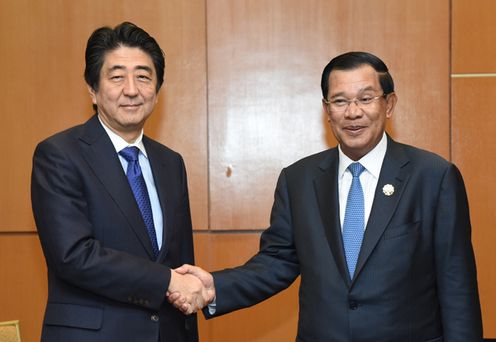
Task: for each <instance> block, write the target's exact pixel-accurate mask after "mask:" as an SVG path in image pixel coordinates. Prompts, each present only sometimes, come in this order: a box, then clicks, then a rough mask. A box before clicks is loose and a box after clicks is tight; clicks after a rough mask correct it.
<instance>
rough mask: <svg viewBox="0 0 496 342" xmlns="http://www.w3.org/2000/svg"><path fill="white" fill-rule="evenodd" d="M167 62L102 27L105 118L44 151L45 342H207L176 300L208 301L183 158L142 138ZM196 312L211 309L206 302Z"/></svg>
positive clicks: (39, 152)
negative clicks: (184, 270) (169, 296)
mask: <svg viewBox="0 0 496 342" xmlns="http://www.w3.org/2000/svg"><path fill="white" fill-rule="evenodd" d="M164 63H165V61H164V56H163V52H162V50H161V49H160V47H159V45H158V44H157V42H156V41H155V39H154V38H153V37H151V36H149V35H148V33H146V32H145V31H144V30H142V29H141V28H139V27H137V26H135V25H133V24H131V23H122V24H120V25H119V26H117V27H115V28H114V29H111V28H108V27H102V28H100V29H98V30H96V31H95V32H93V34H92V35H91V37H90V38H89V40H88V44H87V48H86V69H85V80H86V82H87V84H88V89H89V92H90V95H91V98H92V101H93V104H94V107H95V109H96V111H97V113H96V114H95V115H94V116H93V117H92V118H90V119H89V120H88V121H87V122H86V123H84V124H82V125H80V126H76V127H73V128H70V129H68V130H65V131H63V132H60V133H58V134H55V135H54V136H52V137H50V138H48V139H46V140H44V141H43V142H41V143H40V144H39V145H38V146H37V148H36V151H35V153H34V158H33V172H32V206H33V212H34V217H35V220H36V226H37V229H38V233H39V237H40V241H41V245H42V248H43V252H44V254H45V258H46V263H47V267H48V302H47V306H46V311H45V317H44V322H43V331H42V338H41V339H42V340H43V341H61V342H62V341H63V342H67V341H70V342H75V341H132V342H135V341H149V342H157V341H188V342H189V341H197V340H198V332H197V322H196V316H195V315H192V316H185V315H183V313H181V312H180V311H178V310H176V309H175V308H174V307H173V306H172V305H170V304H169V303H168V302H167V301H166V300H165V298H166V293H167V291H179V290H180V291H185V292H186V293H188V295H187V297H188V299H189V300H191V295H192V294H196V295H198V294H200V296H197V298H201V291H202V290H203V286H202V284H201V282H200V281H199V280H198V279H197V278H195V277H194V276H191V275H188V277H187V278H186V277H184V276H183V275H180V274H177V273H175V272H174V271H171V268H173V267H177V266H179V265H182V264H183V263H193V262H194V258H193V239H192V227H191V216H190V207H189V199H188V188H187V180H186V171H185V168H184V162H183V160H182V158H181V156H180V155H179V154H178V153H176V152H174V151H172V150H170V149H168V148H167V147H165V146H163V145H161V144H160V143H158V142H156V141H154V140H152V139H150V138H148V137H146V136H144V135H143V125H144V123H145V121H146V119H147V118H148V117H149V116H150V114H151V112H152V110H153V108H154V106H155V104H156V102H157V96H158V91H159V89H160V87H161V85H162V83H163V78H164ZM198 305H201V303H199V304H198Z"/></svg>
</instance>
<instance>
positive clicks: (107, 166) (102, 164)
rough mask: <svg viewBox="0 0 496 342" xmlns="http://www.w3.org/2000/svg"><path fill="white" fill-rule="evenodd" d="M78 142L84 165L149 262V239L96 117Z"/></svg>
mask: <svg viewBox="0 0 496 342" xmlns="http://www.w3.org/2000/svg"><path fill="white" fill-rule="evenodd" d="M80 140H81V141H82V142H83V143H84V144H82V151H83V156H84V158H85V159H86V161H87V162H88V165H89V166H90V168H91V169H92V170H93V171H94V172H95V175H96V177H97V178H98V179H99V180H100V181H101V182H102V184H103V186H104V187H105V188H106V189H107V191H108V193H109V194H110V196H111V197H112V199H113V200H114V202H115V203H116V204H117V206H118V207H119V208H120V210H121V212H122V215H123V216H124V217H126V219H127V221H128V222H129V224H130V226H131V228H132V229H133V231H134V232H135V234H136V235H137V237H138V239H139V241H140V242H141V244H142V245H143V247H144V248H145V249H146V251H147V252H148V254H149V256H150V257H151V258H152V259H153V250H152V246H151V242H150V238H149V237H148V233H147V231H146V227H145V223H144V222H143V218H142V216H141V213H140V211H139V208H138V206H137V205H136V200H135V199H134V195H133V193H132V190H131V188H130V186H129V183H128V180H127V178H126V175H125V173H124V172H123V169H122V165H121V163H120V162H119V157H118V156H117V154H116V152H115V148H114V146H113V145H112V142H111V140H110V138H109V137H108V135H107V134H106V133H105V130H104V129H103V127H102V126H101V124H100V122H99V120H98V117H97V116H96V115H95V116H93V117H92V118H91V119H90V120H89V121H88V122H87V123H86V124H85V127H84V132H83V135H82V136H81V137H80Z"/></svg>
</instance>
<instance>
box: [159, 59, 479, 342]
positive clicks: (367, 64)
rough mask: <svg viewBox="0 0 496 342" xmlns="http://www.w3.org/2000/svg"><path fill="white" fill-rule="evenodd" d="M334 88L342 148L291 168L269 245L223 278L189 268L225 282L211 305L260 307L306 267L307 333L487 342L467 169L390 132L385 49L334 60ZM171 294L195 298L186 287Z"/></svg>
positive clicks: (334, 121)
mask: <svg viewBox="0 0 496 342" xmlns="http://www.w3.org/2000/svg"><path fill="white" fill-rule="evenodd" d="M322 93H323V97H324V99H323V107H324V110H325V111H326V113H327V114H328V119H329V122H330V124H331V127H332V131H333V133H334V135H335V137H336V139H337V141H338V142H339V146H338V147H336V148H332V149H330V150H327V151H324V152H321V153H318V154H315V155H312V156H309V157H307V158H304V159H302V160H300V161H298V162H296V163H295V164H293V165H291V166H289V167H287V168H285V169H284V170H283V171H282V173H281V175H280V177H279V181H278V183H277V188H276V191H275V200H274V205H273V208H272V214H271V223H270V227H269V228H268V229H267V230H266V231H265V232H264V233H263V234H262V236H261V241H260V251H259V252H258V254H256V255H255V256H254V257H252V258H251V259H250V260H249V261H248V262H247V263H246V264H245V265H243V266H240V267H236V268H234V269H227V270H224V271H220V272H214V273H213V278H212V277H211V276H210V275H209V274H208V273H206V272H204V271H202V270H201V269H199V268H197V267H192V266H187V265H185V266H183V267H182V268H180V269H178V271H179V272H181V273H191V274H196V275H197V276H198V277H200V278H201V279H202V281H203V282H204V284H205V285H206V286H208V287H210V288H211V290H215V293H216V300H215V303H214V304H213V305H209V308H208V309H205V311H204V312H205V314H206V315H207V316H208V317H215V316H219V315H222V314H225V313H228V312H230V311H233V310H237V309H240V308H243V307H247V306H251V305H254V304H256V303H258V302H260V301H262V300H264V299H266V298H268V297H270V296H272V295H274V294H275V293H277V292H279V291H281V290H283V289H285V288H286V287H287V286H289V285H290V284H291V283H292V282H293V281H294V280H295V278H296V277H297V276H298V275H301V284H300V291H299V306H300V313H299V321H298V335H297V338H296V340H297V341H333V342H349V341H354V342H355V341H371V342H378V341H380V342H385V341H391V342H393V341H394V342H397V341H402V342H403V341H412V342H413V341H415V342H417V341H448V342H455V341H460V342H475V341H480V339H481V337H482V327H481V313H480V304H479V297H478V290H477V276H476V268H475V261H474V254H473V250H472V245H471V237H470V235H471V227H470V219H469V210H468V204H467V197H466V192H465V187H464V184H463V180H462V176H461V174H460V172H459V171H458V169H457V168H456V166H455V165H453V164H452V163H450V162H448V161H446V160H444V159H442V158H441V157H439V156H437V155H435V154H433V153H430V152H427V151H423V150H420V149H417V148H415V147H412V146H408V145H404V144H400V143H398V142H395V141H394V140H392V139H391V138H390V137H389V136H388V135H386V134H385V126H386V121H387V119H389V118H390V117H391V116H392V114H393V110H394V108H395V104H396V101H397V97H396V94H395V93H394V83H393V80H392V78H391V75H390V74H389V72H388V69H387V67H386V65H385V64H384V63H383V62H382V61H381V60H380V59H379V58H377V57H376V56H374V55H371V54H369V53H364V52H350V53H346V54H343V55H340V56H338V57H336V58H334V59H333V60H331V61H330V63H329V64H328V65H327V66H326V68H325V69H324V72H323V75H322ZM214 285H215V286H214ZM169 299H170V300H171V301H172V302H174V305H176V306H177V307H180V308H183V309H191V307H192V306H194V305H190V304H189V303H188V302H187V300H186V299H185V298H183V297H181V296H180V295H179V294H178V293H173V294H171V296H170V297H169Z"/></svg>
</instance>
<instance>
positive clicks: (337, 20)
mask: <svg viewBox="0 0 496 342" xmlns="http://www.w3.org/2000/svg"><path fill="white" fill-rule="evenodd" d="M207 4H208V5H207V26H208V27H207V32H208V38H207V43H208V73H209V74H208V94H209V101H208V109H209V153H210V163H209V170H210V185H211V186H210V200H211V203H210V205H211V211H210V216H211V226H212V228H213V229H257V228H263V227H266V226H267V221H268V217H269V211H270V207H271V203H272V194H273V189H274V186H275V183H276V178H277V175H278V173H279V171H280V170H281V168H282V167H284V166H286V165H288V164H290V163H292V162H293V161H296V160H297V159H299V158H301V157H303V156H305V155H308V154H311V153H314V152H318V151H320V150H323V149H325V148H327V147H328V146H333V145H334V144H335V142H334V139H333V138H332V137H331V134H330V130H329V129H328V128H327V126H326V121H325V117H324V114H323V113H322V109H321V102H320V101H321V98H322V96H321V93H320V75H321V72H322V69H323V67H324V66H325V64H327V62H328V61H329V59H330V58H331V57H334V56H335V55H337V54H339V53H342V52H345V51H349V50H365V51H370V52H372V53H375V54H377V55H379V56H380V57H382V58H383V59H384V60H385V62H386V63H387V64H388V65H389V66H390V69H391V71H392V74H393V77H394V78H395V80H396V82H397V93H398V97H399V104H398V107H397V111H396V114H395V117H394V118H393V123H392V124H391V125H390V126H389V129H390V133H391V134H392V135H393V136H394V137H396V138H398V139H399V140H401V141H404V142H407V143H413V144H415V145H417V146H420V147H424V148H428V149H430V150H433V151H435V152H438V153H440V154H442V155H443V156H445V157H448V154H449V124H448V122H449V113H448V110H449V93H448V89H449V77H448V75H449V2H448V1H434V2H433V1H429V0H422V1H415V2H411V1H394V2H391V1H387V0H375V1H368V2H365V3H364V2H363V1H359V0H355V1H339V0H334V1H328V0H322V1H317V0H313V1H305V2H302V1H298V0H278V1H268V0H242V1H241V0H240V1H228V0H209V1H207Z"/></svg>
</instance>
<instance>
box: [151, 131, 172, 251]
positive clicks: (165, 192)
mask: <svg viewBox="0 0 496 342" xmlns="http://www.w3.org/2000/svg"><path fill="white" fill-rule="evenodd" d="M143 144H144V145H145V148H146V153H147V154H148V160H149V161H150V167H151V169H152V174H153V181H154V182H155V187H156V188H157V194H158V198H159V200H160V207H161V209H162V217H163V227H162V231H163V234H162V248H161V249H160V254H159V256H158V259H159V260H163V259H164V258H165V256H166V254H167V252H168V250H169V248H168V244H169V242H170V241H171V239H170V238H168V236H170V234H171V231H170V230H171V225H170V224H168V223H170V222H172V219H173V217H172V215H173V212H174V210H172V209H173V208H171V206H172V205H173V203H175V202H174V198H173V194H174V189H172V188H171V185H172V184H171V183H170V182H169V181H168V180H169V179H170V178H171V177H168V169H170V166H169V167H168V166H167V160H165V159H164V158H163V152H160V151H158V150H157V149H156V148H155V146H154V145H153V144H151V143H150V141H149V139H148V138H147V137H146V136H144V137H143Z"/></svg>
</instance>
